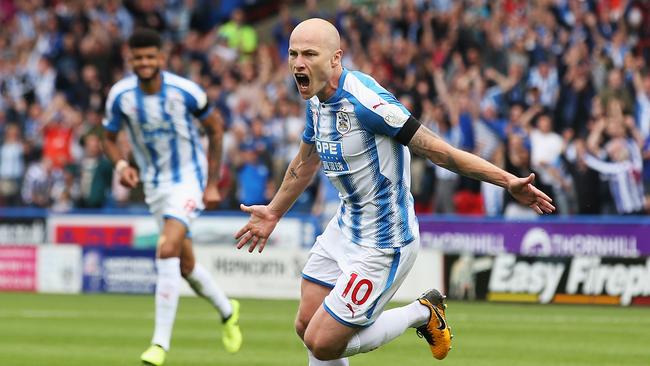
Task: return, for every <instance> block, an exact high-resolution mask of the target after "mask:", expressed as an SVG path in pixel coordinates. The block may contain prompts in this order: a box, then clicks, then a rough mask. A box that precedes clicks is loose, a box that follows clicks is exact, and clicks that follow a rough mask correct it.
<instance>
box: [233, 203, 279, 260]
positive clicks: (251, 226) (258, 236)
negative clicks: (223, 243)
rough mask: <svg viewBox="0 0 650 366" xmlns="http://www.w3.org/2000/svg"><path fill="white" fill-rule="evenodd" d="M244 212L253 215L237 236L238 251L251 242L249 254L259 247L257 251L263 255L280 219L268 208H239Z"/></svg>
mask: <svg viewBox="0 0 650 366" xmlns="http://www.w3.org/2000/svg"><path fill="white" fill-rule="evenodd" d="M239 207H240V208H241V210H242V211H244V212H247V213H249V214H251V217H250V219H249V220H248V223H247V224H246V225H245V226H244V227H243V228H241V230H239V231H238V232H237V234H235V239H236V240H238V241H239V242H238V243H237V249H241V248H242V247H243V246H244V245H246V244H248V243H249V242H250V246H249V247H248V252H249V253H252V252H253V250H255V247H257V251H258V252H260V253H262V250H264V246H265V245H266V241H267V240H268V239H269V236H270V235H271V233H272V232H273V229H275V225H277V223H278V221H280V217H279V216H277V215H275V214H273V213H272V212H271V210H270V209H269V207H268V206H245V205H240V206H239Z"/></svg>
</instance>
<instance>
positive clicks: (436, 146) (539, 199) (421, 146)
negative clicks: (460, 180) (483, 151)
mask: <svg viewBox="0 0 650 366" xmlns="http://www.w3.org/2000/svg"><path fill="white" fill-rule="evenodd" d="M408 147H409V148H410V149H411V151H413V152H414V153H416V154H418V155H421V156H423V157H426V158H428V159H429V160H431V161H432V162H433V163H435V164H437V165H440V166H441V167H443V168H446V169H449V170H451V171H453V172H455V173H458V174H462V175H464V176H467V177H470V178H474V179H477V180H481V181H485V182H489V183H492V184H496V185H498V186H500V187H503V188H506V189H507V190H508V192H509V193H510V194H511V195H512V196H513V197H514V198H515V199H516V200H517V201H519V202H520V203H522V204H525V205H527V206H529V207H530V208H532V209H533V210H535V211H536V212H537V213H539V214H542V213H544V212H546V213H549V212H552V211H553V210H555V207H553V205H552V204H551V198H550V197H549V196H547V195H546V194H545V193H544V192H542V191H540V190H539V189H537V188H535V186H533V184H532V183H533V180H534V179H535V175H534V174H531V175H529V176H528V177H525V178H518V177H516V176H514V175H512V174H510V173H508V172H506V171H505V170H503V169H501V168H499V167H497V166H495V165H493V164H491V163H489V162H488V161H486V160H484V159H482V158H480V157H478V156H476V155H474V154H470V153H468V152H466V151H463V150H459V149H456V148H454V147H453V146H451V145H449V144H448V143H446V142H445V141H444V140H443V139H441V138H440V137H439V136H437V135H436V134H434V133H433V132H431V130H429V129H428V128H426V127H424V126H420V128H418V130H417V131H416V132H415V135H413V138H412V139H411V141H410V143H409V144H408Z"/></svg>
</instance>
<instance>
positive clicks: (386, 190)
mask: <svg viewBox="0 0 650 366" xmlns="http://www.w3.org/2000/svg"><path fill="white" fill-rule="evenodd" d="M409 116H410V113H409V112H408V111H407V110H406V108H404V106H402V105H401V104H400V103H399V102H398V101H397V100H396V99H395V97H394V96H393V95H392V94H390V93H389V92H388V91H386V90H385V89H384V88H382V87H381V86H380V85H379V84H378V83H377V82H376V81H375V80H374V79H373V78H371V77H370V76H368V75H366V74H363V73H361V72H356V71H348V70H343V74H342V75H341V78H340V79H339V85H338V88H337V90H336V93H335V94H334V95H333V96H332V97H331V98H329V99H328V100H327V101H324V102H321V101H319V100H318V98H317V97H313V98H311V99H310V100H309V101H308V102H307V116H306V119H307V123H306V127H305V131H304V134H303V141H304V142H305V143H309V144H316V149H317V151H318V153H319V156H320V159H321V162H322V169H323V171H324V172H325V174H326V175H327V177H328V178H329V179H330V181H331V182H332V183H333V185H334V186H335V187H336V188H337V190H338V191H339V196H340V197H341V200H342V202H341V205H340V207H339V210H338V213H337V220H338V223H339V226H340V227H341V229H342V231H343V233H344V234H345V236H346V237H347V238H348V239H349V240H350V241H351V242H353V243H355V244H359V245H363V246H370V247H380V248H388V247H402V246H404V245H407V244H409V243H410V242H412V241H413V240H414V239H415V238H416V237H417V236H418V235H419V233H418V222H417V219H416V217H415V211H414V209H413V197H412V196H411V191H410V186H411V171H410V161H411V156H410V153H409V151H408V148H407V147H405V146H403V145H402V144H400V143H399V142H397V140H395V138H394V137H395V136H396V135H397V133H398V132H399V131H400V129H401V127H402V126H403V125H404V123H405V122H406V120H407V119H408V118H409Z"/></svg>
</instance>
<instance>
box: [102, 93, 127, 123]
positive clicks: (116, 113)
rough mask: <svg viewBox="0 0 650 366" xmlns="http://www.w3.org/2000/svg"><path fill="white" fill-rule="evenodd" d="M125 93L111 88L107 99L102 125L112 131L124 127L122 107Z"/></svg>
mask: <svg viewBox="0 0 650 366" xmlns="http://www.w3.org/2000/svg"><path fill="white" fill-rule="evenodd" d="M122 94H123V93H118V92H117V91H116V90H115V88H113V89H111V91H110V92H109V93H108V98H107V99H106V111H105V112H104V120H103V121H102V125H104V128H105V129H106V130H108V131H111V132H118V131H119V130H120V128H122V122H123V113H122V109H121V99H122Z"/></svg>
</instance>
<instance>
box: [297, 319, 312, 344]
mask: <svg viewBox="0 0 650 366" xmlns="http://www.w3.org/2000/svg"><path fill="white" fill-rule="evenodd" d="M308 325H309V320H308V319H304V318H301V317H300V316H298V317H296V322H295V327H296V334H298V337H300V339H302V340H304V339H305V331H306V330H307V326H308Z"/></svg>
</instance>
